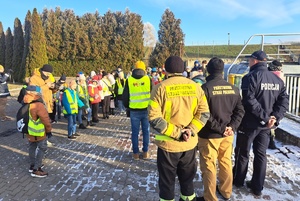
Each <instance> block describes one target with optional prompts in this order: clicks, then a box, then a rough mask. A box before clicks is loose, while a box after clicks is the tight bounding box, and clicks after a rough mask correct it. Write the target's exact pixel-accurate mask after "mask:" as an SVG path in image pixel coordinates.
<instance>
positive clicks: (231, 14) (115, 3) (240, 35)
mask: <svg viewBox="0 0 300 201" xmlns="http://www.w3.org/2000/svg"><path fill="white" fill-rule="evenodd" d="M55 7H60V8H61V10H65V9H72V10H74V12H75V14H76V15H79V16H81V15H83V14H84V13H88V12H90V13H94V12H95V11H96V10H98V11H99V13H100V14H101V15H103V14H105V13H106V12H107V11H108V10H111V11H113V12H114V11H122V12H124V11H125V9H126V8H128V9H129V10H130V11H131V12H134V13H138V14H140V15H141V16H142V20H143V22H144V23H146V22H149V23H151V24H152V25H153V26H154V27H155V31H156V33H157V31H158V25H159V23H160V20H161V16H162V14H163V13H164V11H165V9H167V8H169V9H170V10H171V11H172V12H173V13H174V14H175V18H177V19H181V28H182V30H183V32H184V34H185V45H204V44H205V45H212V44H217V45H220V44H227V43H228V40H230V44H244V42H245V41H247V40H248V38H249V37H250V36H251V35H252V34H260V33H296V32H300V28H299V27H300V26H299V24H300V0H111V1H96V0H72V1H71V0H60V1H58V0H19V1H2V2H1V7H0V21H1V22H2V24H3V27H4V30H6V29H7V28H8V27H10V28H11V29H13V23H14V19H15V18H16V17H18V18H19V19H20V20H21V22H22V24H23V23H24V20H25V15H26V13H27V11H28V10H30V11H31V12H32V10H33V8H37V10H38V12H39V13H41V12H42V11H43V9H44V8H47V9H55ZM291 40H292V39H291Z"/></svg>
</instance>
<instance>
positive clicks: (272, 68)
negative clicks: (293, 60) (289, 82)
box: [269, 60, 282, 71]
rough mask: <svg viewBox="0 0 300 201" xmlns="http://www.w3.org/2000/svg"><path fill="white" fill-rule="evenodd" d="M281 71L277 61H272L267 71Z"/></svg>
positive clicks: (280, 65) (279, 63)
mask: <svg viewBox="0 0 300 201" xmlns="http://www.w3.org/2000/svg"><path fill="white" fill-rule="evenodd" d="M281 70H282V64H281V62H280V61H278V60H274V61H272V63H270V64H269V71H281Z"/></svg>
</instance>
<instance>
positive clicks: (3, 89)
mask: <svg viewBox="0 0 300 201" xmlns="http://www.w3.org/2000/svg"><path fill="white" fill-rule="evenodd" d="M8 77H9V74H7V73H0V98H2V97H7V96H10V93H9V90H8V86H7V82H6V80H7V79H8Z"/></svg>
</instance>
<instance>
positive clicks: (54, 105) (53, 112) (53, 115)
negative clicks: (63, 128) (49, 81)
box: [49, 102, 56, 121]
mask: <svg viewBox="0 0 300 201" xmlns="http://www.w3.org/2000/svg"><path fill="white" fill-rule="evenodd" d="M55 115H56V102H53V109H52V113H49V117H50V119H51V120H52V121H54V120H55Z"/></svg>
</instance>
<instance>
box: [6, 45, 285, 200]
mask: <svg viewBox="0 0 300 201" xmlns="http://www.w3.org/2000/svg"><path fill="white" fill-rule="evenodd" d="M249 67H250V71H249V73H248V74H247V75H245V76H244V77H243V78H242V84H241V90H242V95H240V90H239V88H237V87H236V86H234V85H232V84H230V83H228V82H227V81H226V80H224V79H223V71H224V62H223V60H222V59H220V58H217V57H213V58H211V59H210V60H209V62H207V61H206V60H204V61H203V62H202V63H201V64H200V62H199V61H195V62H194V67H193V68H189V67H185V66H184V62H183V61H182V59H181V58H180V57H178V56H170V57H169V58H167V59H166V61H165V64H164V66H163V67H159V68H156V67H155V68H149V67H148V68H146V65H145V63H144V62H143V61H137V62H136V63H135V64H134V67H133V68H132V71H131V72H129V73H127V74H125V72H124V71H123V70H122V66H118V67H117V68H116V70H114V71H113V72H110V73H108V72H106V71H100V72H99V73H96V72H95V71H92V72H91V73H90V74H86V75H85V74H84V73H83V72H79V73H78V74H77V75H76V79H71V80H70V81H69V82H68V83H66V76H65V75H62V76H61V77H60V79H59V80H58V81H55V79H54V77H53V68H52V66H51V65H49V64H45V65H44V66H42V67H41V68H40V69H36V70H35V72H34V74H33V75H32V76H31V77H30V78H29V80H28V86H24V87H23V88H22V90H21V91H20V95H19V97H18V101H19V102H20V103H21V104H27V103H31V104H30V110H29V111H30V118H29V123H28V124H29V126H28V127H29V128H30V129H29V130H30V131H28V133H27V134H28V135H27V136H28V140H29V144H30V146H29V158H30V168H29V172H31V176H33V177H46V176H47V175H48V173H47V172H45V171H43V170H42V168H43V165H42V158H43V155H44V153H45V150H46V149H47V141H48V139H49V138H51V136H52V132H51V130H52V124H53V123H56V122H57V121H59V120H60V119H61V118H62V115H63V116H64V117H65V118H67V121H68V125H67V131H68V132H67V133H68V134H67V138H68V139H70V140H74V139H76V137H77V136H80V134H79V133H78V132H76V131H77V128H78V129H87V128H89V127H91V126H96V125H97V123H98V122H99V121H100V116H99V111H100V109H102V111H101V112H100V113H102V115H103V116H102V118H103V119H109V118H110V116H111V115H114V114H115V113H116V112H117V111H115V108H116V107H118V113H119V115H127V117H129V118H130V122H131V140H132V152H133V153H132V158H133V159H134V160H139V159H148V158H150V154H149V151H148V147H149V141H150V139H149V138H150V137H149V135H150V126H151V127H152V128H153V129H154V130H155V131H156V135H155V144H156V145H157V169H158V173H159V180H158V186H159V197H160V200H175V192H174V191H175V178H176V177H178V181H179V184H180V200H182V201H183V200H197V201H199V200H200V201H203V200H206V201H216V200H218V197H217V194H219V195H220V196H221V197H222V198H223V199H224V200H229V199H230V197H231V194H232V188H233V186H235V187H237V188H240V187H242V186H244V185H245V184H246V186H247V187H248V188H249V189H250V190H251V192H252V193H253V194H254V195H255V196H260V195H261V194H262V190H263V186H264V180H265V175H266V165H267V156H266V150H267V148H268V146H269V142H270V141H271V142H272V141H273V140H274V135H273V133H274V129H275V128H276V127H277V126H278V125H279V122H280V120H281V119H282V118H283V115H284V113H285V112H286V111H287V108H288V104H289V103H288V95H287V93H286V89H285V84H284V82H283V75H282V73H281V71H282V68H281V67H282V64H281V63H280V62H278V61H273V62H272V63H270V64H269V66H268V64H267V55H266V54H265V52H263V51H261V50H259V51H255V52H253V53H252V54H251V56H249ZM8 76H9V74H8V73H4V68H3V67H2V66H0V81H1V85H0V101H1V102H0V103H1V107H0V114H1V120H3V121H5V120H6V119H7V118H8V117H6V116H5V114H4V113H3V109H1V108H2V107H3V105H5V104H6V102H7V99H6V98H7V96H9V91H8V89H7V86H6V85H5V84H6V82H5V81H6V79H7V77H8ZM5 86H6V87H5ZM84 120H86V123H84ZM140 127H141V130H142V137H143V143H142V148H141V149H140V147H139V142H138V141H139V135H140ZM271 133H272V135H271ZM234 134H236V138H237V141H236V146H235V148H234V146H233V141H234ZM273 143H274V141H273ZM252 146H253V152H254V162H253V173H252V179H251V180H250V181H246V182H245V178H246V174H247V172H248V162H249V152H250V149H251V147H252ZM233 148H234V157H235V160H234V165H233V162H232V160H231V157H232V154H233V153H232V150H233ZM140 150H142V152H140ZM197 153H198V154H199V158H200V170H201V172H202V179H203V186H204V192H203V196H202V197H197V196H196V194H195V190H194V189H195V188H200V187H195V186H194V184H193V180H194V178H195V175H196V172H197V167H198V165H197V163H196V155H197Z"/></svg>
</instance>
